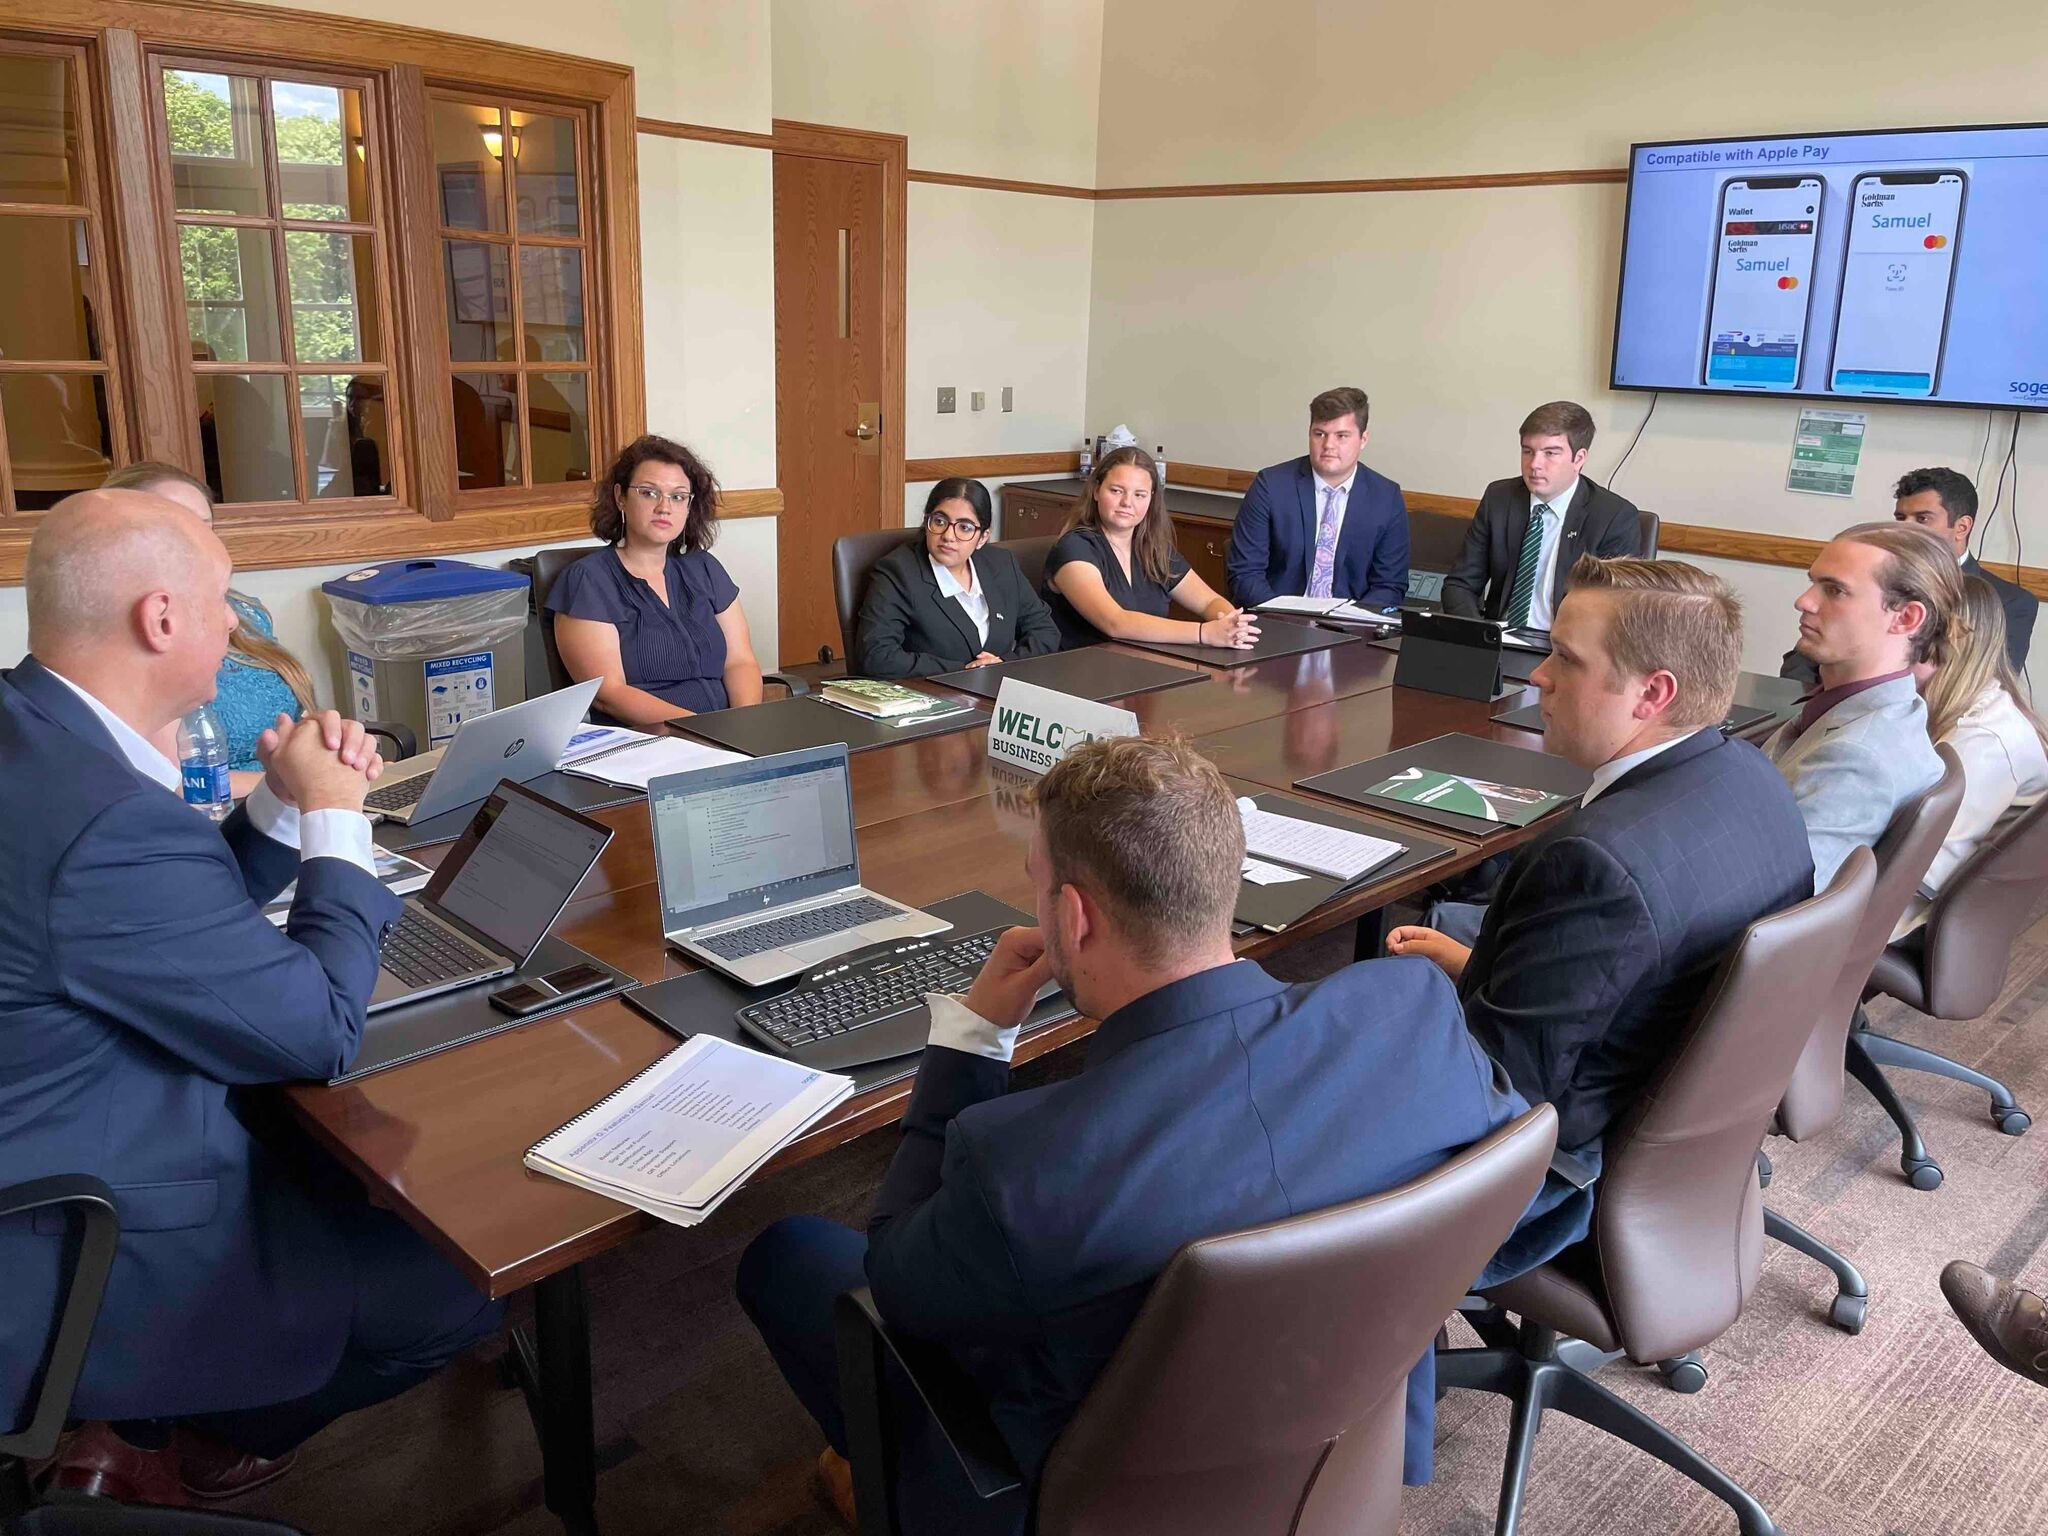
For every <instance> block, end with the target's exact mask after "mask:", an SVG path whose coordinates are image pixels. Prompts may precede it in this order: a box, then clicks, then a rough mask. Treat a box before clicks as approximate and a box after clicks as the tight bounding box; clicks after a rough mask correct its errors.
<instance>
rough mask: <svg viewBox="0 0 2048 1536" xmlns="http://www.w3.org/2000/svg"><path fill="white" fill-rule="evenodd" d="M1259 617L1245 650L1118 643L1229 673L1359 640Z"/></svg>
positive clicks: (1269, 616) (1271, 616)
mask: <svg viewBox="0 0 2048 1536" xmlns="http://www.w3.org/2000/svg"><path fill="white" fill-rule="evenodd" d="M1259 617H1260V619H1261V621H1262V622H1261V623H1260V626H1259V638H1258V643H1257V644H1255V645H1253V646H1251V647H1249V648H1248V649H1245V650H1242V651H1240V650H1235V649H1233V648H1231V647H1230V646H1227V645H1176V644H1173V643H1171V642H1169V641H1165V640H1120V641H1118V642H1117V643H1118V644H1119V645H1135V646H1138V647H1141V648H1142V649H1144V650H1148V651H1157V652H1158V653H1159V654H1160V655H1162V656H1178V657H1180V658H1181V660H1183V661H1198V662H1200V663H1201V664H1202V665H1203V666H1205V667H1216V668H1219V669H1220V670H1222V671H1226V672H1228V671H1232V670H1234V669H1235V668H1238V667H1249V666H1252V665H1253V664H1255V663H1257V662H1261V661H1271V660H1273V659H1274V658H1275V657H1277V656H1300V655H1304V654H1306V653H1307V652H1309V651H1327V650H1330V649H1332V648H1334V647H1336V646H1340V645H1354V644H1356V643H1357V641H1358V636H1356V635H1347V634H1345V633H1343V632H1342V631H1340V630H1335V629H1319V628H1317V627H1316V626H1315V625H1314V624H1313V623H1300V624H1296V623H1292V622H1290V621H1289V620H1288V619H1283V618H1280V617H1278V616H1276V615H1274V614H1270V613H1268V614H1261V615H1260V616H1259Z"/></svg>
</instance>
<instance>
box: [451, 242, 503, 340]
mask: <svg viewBox="0 0 2048 1536" xmlns="http://www.w3.org/2000/svg"><path fill="white" fill-rule="evenodd" d="M447 285H448V293H447V297H448V352H449V356H451V357H452V358H454V359H455V360H456V361H457V362H465V363H470V362H476V363H495V362H499V361H504V362H510V361H511V360H512V346H513V342H512V263H511V260H510V253H509V252H507V250H506V249H505V247H504V246H502V245H485V244H483V243H482V242H481V241H477V240H450V241H449V242H448V255H447Z"/></svg>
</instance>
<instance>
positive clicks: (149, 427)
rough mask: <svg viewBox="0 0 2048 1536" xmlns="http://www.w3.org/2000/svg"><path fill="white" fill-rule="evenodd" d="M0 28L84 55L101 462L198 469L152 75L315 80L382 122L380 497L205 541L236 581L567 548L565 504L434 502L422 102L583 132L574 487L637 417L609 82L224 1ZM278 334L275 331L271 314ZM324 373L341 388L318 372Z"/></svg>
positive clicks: (633, 262)
mask: <svg viewBox="0 0 2048 1536" xmlns="http://www.w3.org/2000/svg"><path fill="white" fill-rule="evenodd" d="M0 26H4V27H5V28H6V29H7V31H8V33H9V34H10V42H12V41H13V40H14V37H15V36H18V37H19V38H20V39H21V40H23V41H25V42H28V43H31V44H45V45H56V46H58V47H71V48H76V49H81V50H83V52H82V57H83V59H84V61H85V62H84V66H83V68H84V73H85V85H86V89H85V90H84V92H83V93H82V95H81V97H80V106H81V109H82V111H84V112H85V113H86V114H88V116H89V118H90V121H91V123H92V126H93V128H94V130H95V140H96V147H97V151H98V153H97V155H96V157H95V165H94V167H93V170H94V174H95V176H96V177H97V185H98V186H99V188H100V189H101V202H102V209H101V220H102V229H103V234H102V245H101V247H100V250H99V256H100V260H99V262H98V263H97V265H98V266H99V267H100V269H101V272H102V274H104V275H103V277H102V280H103V281H104V282H105V283H106V284H107V286H108V289H109V293H110V297H111V301H112V303H111V311H112V316H113V323H112V324H110V325H108V326H107V327H106V328H105V329H106V332H107V334H106V336H105V337H103V340H102V347H101V350H102V352H103V353H105V354H107V361H108V364H109V370H110V373H109V376H110V380H111V382H110V384H109V388H108V395H109V411H110V413H111V412H113V411H116V410H118V411H119V412H120V418H119V425H118V426H117V427H116V428H115V431H114V443H115V456H116V458H117V459H118V460H119V461H120V462H123V463H125V462H130V461H132V460H134V459H144V458H147V459H162V460H166V461H168V462H171V463H174V464H180V465H183V466H184V467H186V468H187V469H190V470H192V471H194V472H197V471H198V470H199V469H200V464H199V462H198V431H197V409H196V405H195V404H194V403H193V401H192V399H191V394H192V391H191V384H190V380H191V377H192V370H191V367H190V365H189V362H188V361H187V359H188V356H189V346H188V343H187V339H186V338H187V328H186V317H185V308H184V294H183V287H182V282H181V281H180V276H179V265H178V257H177V249H176V243H175V238H174V237H171V238H168V239H167V231H169V230H170V229H171V227H172V223H173V222H174V221H170V220H169V219H168V218H167V215H168V214H169V212H170V209H169V202H170V199H169V197H168V195H167V194H166V193H164V192H162V191H160V190H159V187H158V182H159V177H160V176H162V177H167V176H168V173H169V154H168V149H167V147H166V146H165V145H164V144H163V142H162V138H163V135H162V131H161V128H160V116H159V114H158V113H157V111H156V108H155V87H154V84H153V81H152V78H151V74H152V71H153V69H154V68H155V67H156V64H157V62H158V60H159V59H160V58H162V59H168V57H169V56H172V55H181V54H182V55H191V56H193V57H195V58H196V59H199V60H203V61H205V62H207V63H208V64H211V65H213V66H215V67H217V68H218V67H228V68H240V69H243V70H245V71H249V72H256V73H274V74H287V75H292V76H293V77H294V78H308V77H311V75H312V74H314V73H316V72H319V71H323V70H324V71H326V72H328V73H331V74H335V75H340V76H345V77H350V78H351V79H353V78H366V79H369V80H372V81H374V82H376V86H377V90H376V95H377V98H378V105H377V108H376V111H375V112H374V113H373V112H372V110H371V104H370V103H369V102H368V101H366V102H365V116H366V119H368V118H370V117H372V116H381V118H382V121H381V123H380V125H379V126H380V127H381V129H382V130H383V133H384V143H385V145H386V146H387V147H386V153H385V161H386V164H385V168H384V172H383V182H384V190H385V195H386V196H387V197H388V199H389V201H388V203H387V204H386V207H387V208H388V210H389V229H388V239H389V242H390V243H389V247H388V249H389V252H390V259H391V263H392V266H393V268H394V269H395V270H394V272H393V275H392V279H391V282H390V284H389V285H388V291H387V293H386V294H385V295H383V296H381V297H380V304H382V305H383V306H384V308H385V311H386V313H387V314H388V316H389V321H388V322H387V323H388V324H389V327H390V328H389V329H388V330H387V332H386V334H387V337H388V338H389V341H388V344H387V347H386V353H387V356H386V359H385V363H384V366H385V368H386V370H387V375H388V377H390V378H392V379H394V380H396V381H397V385H398V389H397V391H396V392H397V394H398V395H399V399H400V409H399V410H397V411H394V412H392V413H391V420H390V432H391V435H392V438H393V459H394V465H393V489H394V491H396V492H398V493H399V494H397V495H395V496H393V497H390V498H358V499H352V500H351V501H340V500H337V501H335V502H333V503H323V502H320V501H314V502H310V503H294V504H281V503H268V504H259V503H248V504H235V505H233V506H231V507H228V508H224V509H223V515H222V518H221V524H220V533H221V537H222V539H223V540H224V541H225V542H226V544H227V546H228V550H229V552H230V553H231V554H232V555H233V557H234V560H235V564H236V565H237V566H238V567H240V568H243V569H250V568H263V567H281V566H302V565H322V564H340V563H346V562H351V561H358V560H375V559H382V558H387V557H390V556H393V555H400V554H450V553H460V552H462V551H465V550H480V549H494V548H502V547H505V546H507V545H518V544H539V543H546V542H549V541H552V540H557V539H569V538H578V537H583V536H586V535H587V533H588V521H587V519H588V512H589V498H590V495H591V490H590V485H589V484H588V483H586V482H581V481H571V482H567V483H564V484H558V485H544V486H533V487H522V488H507V489H506V490H503V491H497V490H493V491H488V492H471V493H464V494H461V495H458V494H456V492H455V490H454V486H455V438H454V424H453V418H452V413H451V410H450V408H449V406H448V404H447V395H446V391H447V385H446V379H447V377H448V374H449V373H450V371H451V370H450V369H449V367H448V361H449V359H448V351H449V347H448V338H447V331H446V319H445V316H444V315H443V314H442V295H441V284H440V270H441V269H440V263H441V253H440V245H441V234H440V218H439V211H438V205H437V203H436V200H435V193H434V188H433V176H432V168H433V167H432V155H433V149H432V134H431V121H430V118H429V116H428V113H429V110H430V109H429V100H428V91H429V89H430V88H431V89H433V90H435V91H443V92H447V93H450V94H456V95H466V96H468V97H470V98H472V99H477V100H483V99H502V100H507V101H511V102H514V103H516V104H518V105H519V106H520V108H521V109H522V110H524V109H525V108H526V107H528V106H529V105H530V106H531V107H532V108H533V109H534V110H544V111H553V112H564V111H566V112H570V113H582V114H585V121H586V123H587V128H586V133H585V139H586V143H587V150H586V151H584V155H585V158H586V160H587V165H588V175H589V180H588V181H587V183H586V184H585V188H584V199H585V205H584V206H585V213H586V218H587V230H588V233H587V235H586V236H585V237H584V238H585V242H586V243H585V251H586V258H585V264H584V268H585V269H584V282H585V288H586V293H585V301H584V302H585V309H586V318H585V328H586V337H587V344H586V350H587V353H588V367H589V378H590V380H591V385H590V390H589V394H590V415H591V420H590V452H591V461H592V465H591V468H592V474H593V476H594V477H595V476H597V475H600V474H601V473H602V468H603V465H604V463H605V462H606V461H607V460H608V459H609V458H610V456H611V455H612V454H613V453H615V452H616V451H617V450H618V449H619V448H620V447H622V446H623V445H624V444H625V443H626V442H628V441H630V440H631V439H632V438H633V437H634V436H636V435H637V434H638V433H639V432H640V431H641V430H642V423H643V422H644V420H645V417H646V382H645V377H644V372H643V363H642V355H643V345H644V344H643V340H642V334H641V303H640V230H639V191H638V174H637V165H636V155H635V151H636V139H635V134H636V122H635V115H634V96H633V74H632V71H631V70H630V69H629V68H627V67H626V66H624V65H618V64H610V63H605V62H602V61H598V60H592V59H582V58H574V57H571V56H568V55H563V54H554V53H548V52H544V51H542V50H539V49H532V48H521V47H515V46H512V45H509V44H503V43H498V42H493V41H490V40H488V39H483V38H472V37H459V36H454V35H451V34H447V33H437V32H430V31H426V30H423V29H419V28H412V27H401V26H396V25H393V24H390V23H385V22H373V21H363V20H357V19H353V18H345V17H335V16H322V15H314V14H311V13H307V12H300V11H288V10H274V9H271V8H269V7H254V6H248V5H241V4H233V3H227V0H37V4H36V5H35V6H34V7H33V8H32V9H31V8H30V7H28V6H26V5H22V6H19V7H10V10H9V12H8V14H6V15H5V16H4V17H0ZM534 81H545V82H546V88H545V89H544V90H535V89H534V88H533V86H532V82H534ZM159 167H161V170H160V169H159ZM280 281H284V275H283V274H280ZM283 319H284V323H286V324H287V325H288V324H289V322H290V314H289V310H288V309H287V310H286V312H285V314H284V316H283ZM302 371H313V372H318V371H320V370H318V369H310V368H309V369H304V370H302ZM328 371H333V372H344V373H345V372H353V371H356V370H354V369H352V368H351V367H349V366H348V365H346V364H336V365H334V367H333V369H331V370H328ZM485 371H489V370H485ZM534 371H536V372H542V371H549V370H546V369H540V368H536V369H534ZM556 371H560V370H556ZM568 371H574V370H568ZM117 400H118V401H119V402H120V403H119V404H118V405H117V404H116V401H117ZM522 430H524V425H523V423H522ZM401 465H402V466H403V470H404V478H403V480H402V481H401V480H400V479H399V469H400V466H401ZM294 473H295V474H296V473H297V470H296V469H295V471H294ZM33 516H34V514H30V517H29V518H0V584H11V583H16V582H19V581H20V580H21V572H22V566H23V563H24V560H25V557H26V554H27V546H28V537H29V533H30V532H31V531H32V527H33V524H32V521H31V519H32V518H33Z"/></svg>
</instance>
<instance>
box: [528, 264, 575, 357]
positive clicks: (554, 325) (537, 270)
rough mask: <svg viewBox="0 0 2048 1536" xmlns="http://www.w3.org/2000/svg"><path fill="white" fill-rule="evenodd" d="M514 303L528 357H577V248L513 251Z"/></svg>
mask: <svg viewBox="0 0 2048 1536" xmlns="http://www.w3.org/2000/svg"><path fill="white" fill-rule="evenodd" d="M519 304H520V308H522V309H524V310H525V311H526V358H527V361H528V362H546V363H573V362H581V361H582V360H583V253H582V252H581V251H579V250H574V249H564V248H563V247H561V246H555V245H543V246H530V247H525V248H522V249H521V250H520V252H519Z"/></svg>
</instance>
